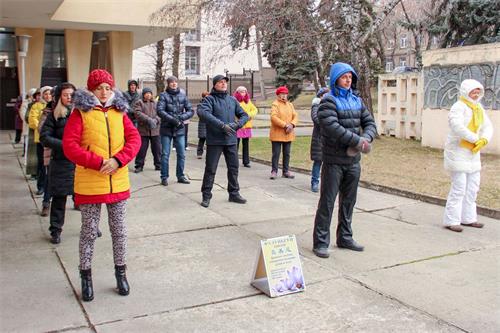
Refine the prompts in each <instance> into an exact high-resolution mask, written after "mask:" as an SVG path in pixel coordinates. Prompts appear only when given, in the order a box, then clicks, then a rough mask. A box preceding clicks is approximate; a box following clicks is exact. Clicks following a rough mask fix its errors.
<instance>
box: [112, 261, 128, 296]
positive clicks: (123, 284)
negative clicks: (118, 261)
mask: <svg viewBox="0 0 500 333" xmlns="http://www.w3.org/2000/svg"><path fill="white" fill-rule="evenodd" d="M126 269H127V266H126V265H123V266H116V265H115V277H116V288H117V289H118V294H120V295H122V296H127V295H128V294H129V293H130V286H129V285H128V281H127V275H126V274H125V270H126Z"/></svg>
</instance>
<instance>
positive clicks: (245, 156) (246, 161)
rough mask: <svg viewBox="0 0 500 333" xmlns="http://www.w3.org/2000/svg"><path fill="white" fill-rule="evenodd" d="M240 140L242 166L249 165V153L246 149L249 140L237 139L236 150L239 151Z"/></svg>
mask: <svg viewBox="0 0 500 333" xmlns="http://www.w3.org/2000/svg"><path fill="white" fill-rule="evenodd" d="M240 140H241V141H242V142H243V154H242V155H243V165H249V164H250V151H249V149H248V143H249V141H250V140H249V138H242V139H238V149H240Z"/></svg>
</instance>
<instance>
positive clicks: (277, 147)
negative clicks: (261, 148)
mask: <svg viewBox="0 0 500 333" xmlns="http://www.w3.org/2000/svg"><path fill="white" fill-rule="evenodd" d="M271 144H272V150H273V157H272V170H271V171H275V172H278V162H279V160H280V153H281V147H283V173H285V172H288V168H289V166H290V149H291V147H292V142H281V141H272V142H271Z"/></svg>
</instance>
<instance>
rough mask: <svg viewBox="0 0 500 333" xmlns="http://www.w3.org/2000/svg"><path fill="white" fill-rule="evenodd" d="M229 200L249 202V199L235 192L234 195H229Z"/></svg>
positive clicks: (242, 202)
mask: <svg viewBox="0 0 500 333" xmlns="http://www.w3.org/2000/svg"><path fill="white" fill-rule="evenodd" d="M229 202H235V203H239V204H245V203H247V199H245V198H243V197H242V196H241V195H239V194H233V195H230V196H229Z"/></svg>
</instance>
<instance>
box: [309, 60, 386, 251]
mask: <svg viewBox="0 0 500 333" xmlns="http://www.w3.org/2000/svg"><path fill="white" fill-rule="evenodd" d="M357 81H358V75H357V74H356V72H355V71H354V69H353V68H352V67H351V66H350V65H349V64H345V63H341V62H338V63H335V64H333V65H332V68H331V70H330V88H331V91H330V93H329V94H328V95H327V96H325V97H324V98H323V99H322V100H321V102H320V105H319V110H318V119H319V125H320V128H321V143H322V158H323V169H322V172H321V195H320V199H319V204H318V209H317V211H316V218H315V220H314V232H313V246H314V247H313V252H314V254H316V255H317V256H318V257H321V258H328V257H329V255H330V254H329V251H328V247H329V246H330V224H331V220H332V212H333V205H334V202H335V198H336V197H337V194H338V195H339V214H338V219H339V220H338V225H337V246H338V247H339V248H347V249H350V250H353V251H363V250H364V247H363V246H361V245H359V244H358V243H356V242H355V241H354V239H353V238H352V227H351V223H352V213H353V210H354V205H355V203H356V197H357V191H358V183H359V177H360V174H361V166H360V163H359V161H360V160H361V154H360V153H365V154H366V153H368V152H370V149H371V143H372V141H373V139H374V138H375V137H376V135H377V128H376V126H375V121H374V120H373V117H372V115H371V114H370V112H369V111H368V109H367V108H366V107H365V105H364V104H363V101H362V100H361V98H360V97H359V96H358V95H357V94H356V91H355V89H356V83H357Z"/></svg>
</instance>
